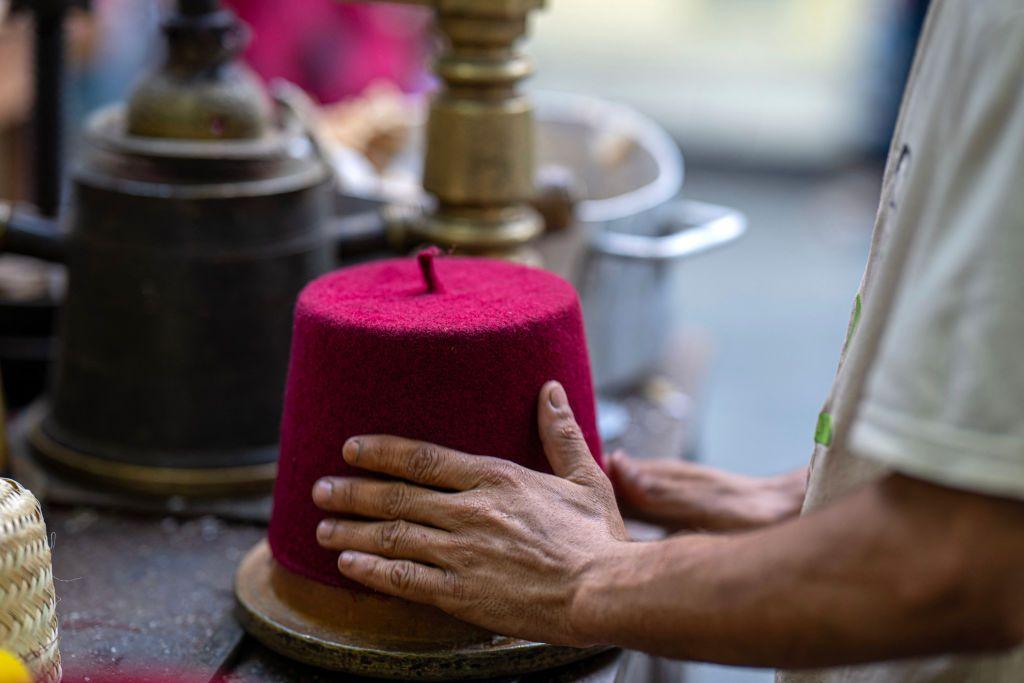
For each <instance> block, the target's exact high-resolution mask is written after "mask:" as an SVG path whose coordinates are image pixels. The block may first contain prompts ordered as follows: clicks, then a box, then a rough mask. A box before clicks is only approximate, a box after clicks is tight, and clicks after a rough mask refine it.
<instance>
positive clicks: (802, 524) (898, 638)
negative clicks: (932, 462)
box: [313, 383, 1024, 667]
mask: <svg viewBox="0 0 1024 683" xmlns="http://www.w3.org/2000/svg"><path fill="white" fill-rule="evenodd" d="M538 417H539V421H540V431H541V436H542V439H543V441H544V444H545V450H546V452H547V454H548V457H549V459H550V461H551V464H552V469H553V471H554V472H555V476H551V475H545V474H540V473H537V472H533V471H530V470H526V469H523V468H521V467H518V466H516V465H513V464H511V463H508V462H505V461H501V460H496V459H493V458H486V457H480V456H471V455H466V454H462V453H456V452H453V451H450V450H447V449H444V448H441V447H438V446H433V445H430V444H422V443H417V442H411V441H407V440H404V439H396V438H393V437H381V436H368V437H357V438H356V439H353V440H351V441H350V442H349V443H347V444H346V447H345V452H344V457H345V459H346V461H348V462H349V463H350V464H352V465H355V466H357V467H360V468H364V469H367V470H372V471H375V472H381V473H384V474H389V475H392V476H395V477H399V478H402V479H405V480H407V481H411V482H413V484H408V483H402V482H390V481H380V480H371V479H334V478H328V479H325V480H322V481H321V482H318V484H317V485H316V487H315V488H314V491H313V498H314V500H315V501H316V503H317V504H318V505H319V506H320V507H321V508H323V509H325V510H328V511H330V512H333V513H338V514H340V515H342V516H347V517H351V516H353V515H354V516H358V517H360V518H369V519H373V520H382V519H383V520H389V521H369V522H367V521H362V520H353V519H338V518H329V519H327V520H325V521H324V523H323V524H321V527H320V528H319V529H318V539H319V541H320V543H321V545H323V546H324V547H327V548H331V549H334V550H338V551H342V552H341V554H340V556H339V569H340V571H341V572H342V573H343V574H344V575H345V576H347V577H348V578H350V579H353V580H356V581H359V582H361V583H363V584H365V585H367V586H369V587H371V588H374V589H376V590H379V591H382V592H385V593H389V594H392V595H397V596H399V597H404V598H406V599H409V600H413V601H417V602H424V603H429V604H433V605H436V606H438V607H440V608H441V609H443V610H445V611H447V612H449V613H450V614H453V615H454V616H456V617H459V618H461V619H464V620H466V621H469V622H472V623H475V624H478V625H480V626H483V627H485V628H489V629H491V630H493V631H496V632H499V633H503V634H506V635H511V636H519V637H522V638H528V639H532V640H540V641H544V642H551V643H556V644H570V645H590V644H595V643H606V644H615V645H622V646H627V647H631V648H635V649H640V650H644V651H647V652H652V653H656V654H660V655H665V656H669V657H675V658H685V659H693V660H706V661H714V662H721V663H728V664H737V665H754V666H782V667H812V666H827V665H839V664H846V663H854V662H862V661H868V660H875V659H885V658H897V657H908V656H914V655H924V654H932V653H940V652H975V651H982V650H988V649H996V648H1004V647H1009V646H1012V645H1014V644H1016V643H1017V642H1020V641H1021V640H1022V639H1024V583H1022V582H1021V581H1020V576H1021V572H1022V570H1024V504H1022V503H1016V502H1010V501H1005V500H999V499H995V498H990V497H985V496H978V495H972V494H968V493H963V492H957V491H953V490H949V489H943V488H940V487H936V486H932V485H928V484H924V483H920V482H916V481H913V480H910V479H906V478H901V477H891V478H889V479H886V480H884V481H881V482H878V483H875V484H872V485H869V486H867V487H865V488H864V489H862V490H860V491H859V492H857V493H854V494H853V495H851V496H849V497H847V498H845V499H843V500H841V501H838V502H836V503H835V504H833V505H832V506H830V507H828V508H826V509H823V510H821V511H819V512H817V513H814V514H812V515H809V516H807V517H804V518H801V519H797V520H793V521H790V522H787V523H785V524H781V525H778V526H774V527H769V528H767V529H764V530H761V531H754V532H747V533H742V534H735V535H721V536H714V535H700V534H695V535H690V536H683V537H677V538H674V539H670V540H666V541H659V542H655V543H632V542H629V541H628V540H626V537H625V532H624V528H623V525H622V520H621V517H620V516H619V514H618V512H617V510H616V508H615V501H614V496H613V493H612V490H611V486H610V484H609V482H608V479H607V478H606V477H605V476H604V474H603V473H602V472H601V470H600V469H599V468H598V467H597V465H596V464H595V463H594V460H593V458H592V457H591V455H590V453H589V452H588V450H587V447H586V443H585V442H584V440H583V438H582V435H581V433H580V430H579V427H578V425H576V423H575V421H574V419H573V416H572V411H571V409H570V408H569V406H568V405H567V401H566V399H565V393H564V391H563V390H562V389H561V387H559V386H558V385H557V384H556V383H551V384H549V385H547V386H546V387H545V388H544V390H543V391H542V394H541V400H540V402H539V407H538Z"/></svg>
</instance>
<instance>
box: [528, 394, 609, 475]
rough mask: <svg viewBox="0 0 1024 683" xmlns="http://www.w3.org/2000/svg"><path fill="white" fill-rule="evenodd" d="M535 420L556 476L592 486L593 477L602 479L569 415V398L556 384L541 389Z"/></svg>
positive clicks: (573, 418)
mask: <svg viewBox="0 0 1024 683" xmlns="http://www.w3.org/2000/svg"><path fill="white" fill-rule="evenodd" d="M537 421H538V423H539V425H540V440H541V442H542V443H543V444H544V453H545V454H546V455H547V456H548V462H550V463H551V470H552V471H553V472H554V473H555V474H557V475H558V476H559V477H562V478H563V479H569V480H571V481H575V482H576V483H578V484H589V483H593V481H594V480H595V476H596V475H600V476H601V477H602V478H603V476H604V474H603V473H602V472H601V468H600V467H598V465H597V463H596V462H594V456H593V455H591V453H590V447H588V446H587V442H586V441H585V440H584V439H583V430H581V429H580V426H579V425H578V424H577V423H576V418H575V416H574V415H573V414H572V407H571V406H570V405H569V397H568V396H567V395H566V393H565V389H564V388H563V387H562V385H561V384H559V383H558V382H548V383H547V384H545V385H544V388H542V389H541V390H540V400H539V401H538V402H537Z"/></svg>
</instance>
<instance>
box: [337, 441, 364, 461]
mask: <svg viewBox="0 0 1024 683" xmlns="http://www.w3.org/2000/svg"><path fill="white" fill-rule="evenodd" d="M362 447H363V445H362V444H361V443H359V439H349V440H348V441H346V442H345V448H344V449H343V450H342V455H343V456H344V458H345V462H347V463H348V464H350V465H354V464H356V462H358V461H359V450H360V449H361V448H362Z"/></svg>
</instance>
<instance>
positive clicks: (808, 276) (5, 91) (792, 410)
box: [0, 0, 927, 683]
mask: <svg viewBox="0 0 1024 683" xmlns="http://www.w3.org/2000/svg"><path fill="white" fill-rule="evenodd" d="M2 4H3V2H2V0H0V5H2ZM14 4H15V5H17V4H18V3H14ZM87 4H88V5H89V7H88V9H76V10H73V12H72V14H71V15H70V19H69V22H68V32H67V57H68V60H69V70H68V74H67V82H66V87H65V89H64V93H63V97H64V98H65V106H64V116H65V124H64V126H65V136H64V140H65V142H66V144H65V150H64V155H65V157H66V158H72V157H74V155H75V153H76V149H77V147H78V144H79V136H78V132H79V131H80V130H81V128H82V125H83V122H84V121H85V119H86V117H87V116H88V114H89V113H91V112H93V111H95V110H96V109H97V108H99V107H101V106H103V105H106V104H108V103H111V102H115V101H117V100H120V99H123V98H124V97H125V96H126V94H127V93H128V92H129V90H130V89H131V87H132V86H133V84H134V83H135V82H136V80H137V79H138V78H139V76H140V74H142V73H143V72H144V69H146V68H147V67H148V66H150V65H152V64H153V63H155V62H156V61H157V60H158V59H159V56H160V55H159V50H160V45H161V42H160V40H159V39H158V35H159V21H160V17H161V16H162V15H163V13H164V12H165V11H166V9H167V6H168V4H169V3H162V2H159V1H158V0H92V1H91V2H89V3H87ZM226 4H228V5H230V6H232V7H233V8H234V9H235V10H236V12H237V13H238V14H239V16H240V17H241V18H242V19H243V20H245V21H246V22H247V23H248V24H249V26H250V27H251V29H252V32H253V40H252V43H251V45H250V46H249V48H248V50H247V52H246V57H247V60H248V61H249V64H250V65H251V66H252V67H253V69H254V70H255V71H256V72H257V73H258V74H259V75H260V76H261V77H263V79H264V80H266V81H268V82H269V81H272V80H274V79H279V78H283V79H286V80H288V81H291V82H293V83H296V84H297V85H299V86H300V87H301V88H302V89H304V90H305V91H306V92H307V93H308V94H309V95H310V96H311V97H312V98H313V100H314V101H315V102H317V103H319V104H321V105H324V106H325V107H327V108H328V109H329V111H330V112H333V115H334V116H336V117H337V118H338V119H339V121H340V120H341V119H343V118H344V115H345V113H346V112H348V113H351V112H353V111H357V110H359V108H360V107H362V108H363V109H368V110H369V111H370V114H369V115H368V116H370V117H371V118H372V117H379V118H387V117H388V116H401V112H399V113H395V111H394V110H395V108H400V107H401V106H402V104H401V103H402V102H403V100H402V97H404V95H402V93H405V94H409V95H412V96H417V95H421V94H423V93H427V92H429V91H430V90H431V89H432V88H433V87H434V80H433V76H432V75H431V73H430V71H429V68H428V65H429V61H430V57H431V54H432V50H433V46H434V42H433V39H432V38H431V36H430V14H429V12H427V11H426V10H425V9H423V8H410V7H399V6H362V5H352V4H347V3H342V4H339V3H336V2H332V1H331V0H230V1H229V2H227V3H226ZM926 6H927V1H926V0H827V1H824V2H823V1H822V0H757V1H753V0H641V1H640V2H632V3H630V2H611V1H609V0H551V1H550V2H548V3H547V6H546V8H545V9H543V10H542V11H540V12H537V13H535V14H534V16H533V17H532V19H531V28H530V33H529V38H528V40H527V41H526V42H525V49H526V51H527V52H528V54H529V55H531V56H532V58H533V60H534V62H535V65H536V69H537V71H536V73H535V75H534V76H533V77H532V78H531V79H530V80H529V81H528V83H527V84H526V88H527V90H529V91H531V92H538V93H541V95H540V97H543V96H544V95H543V93H548V92H570V93H578V94H583V95H588V96H592V97H594V98H600V99H602V100H608V101H611V102H614V103H618V104H622V105H626V106H628V107H630V108H632V109H635V110H636V111H638V112H640V113H641V114H643V115H644V116H646V117H649V118H650V119H653V120H654V121H655V122H657V124H660V126H662V127H663V128H664V129H665V130H666V131H668V133H669V134H670V135H671V137H672V138H673V140H674V141H675V142H676V143H677V144H678V147H679V149H680V150H681V151H682V154H683V157H684V159H685V162H686V164H685V183H684V185H683V189H682V194H683V196H685V197H689V198H693V199H698V200H701V201H706V202H711V203H714V204H718V205H723V206H728V207H734V208H736V209H739V210H740V211H742V212H743V213H744V214H745V215H746V217H747V220H748V228H747V233H746V235H745V236H744V237H743V238H742V239H740V240H738V241H737V242H736V244H734V245H731V246H730V247H729V248H726V249H721V250H718V251H715V252H714V253H710V254H707V255H702V256H701V257H700V258H695V259H693V260H692V261H689V260H688V261H685V262H683V263H680V264H679V265H678V266H674V267H673V272H672V277H671V280H670V282H671V292H669V293H668V300H669V301H670V302H672V310H671V321H670V322H669V321H665V322H666V324H671V326H672V330H673V332H672V334H671V335H670V338H671V340H672V344H679V345H681V346H683V347H685V348H687V349H690V350H691V352H692V353H693V354H694V355H695V356H696V358H697V360H696V361H693V362H694V363H695V364H696V365H697V366H698V367H696V369H694V373H696V374H697V375H699V379H698V380H695V381H694V382H693V385H692V386H693V387H694V395H693V396H690V397H689V399H688V403H687V404H686V405H685V406H684V407H683V409H685V410H688V411H692V413H693V419H692V429H693V432H694V433H693V435H692V437H691V438H692V444H691V445H690V446H689V447H688V448H687V449H686V452H687V454H688V455H690V456H692V457H695V458H696V459H698V460H700V461H702V462H706V463H710V464H713V465H716V466H719V467H724V468H728V469H732V470H735V471H738V472H743V473H749V474H770V473H777V472H782V471H785V470H788V469H790V468H793V467H797V466H800V465H802V464H804V463H806V461H807V458H808V455H809V452H810V448H811V445H812V436H813V431H814V420H815V418H816V416H817V413H818V409H819V407H820V403H821V401H822V400H823V399H824V397H825V394H826V392H827V390H828V387H829V384H830V382H831V380H832V376H833V373H834V371H835V363H836V359H837V357H838V353H839V349H840V346H841V344H842V342H843V334H844V331H845V327H846V322H847V319H848V317H849V312H850V306H851V304H852V298H853V295H854V293H855V290H856V287H857V284H858V281H859V279H860V277H861V271H862V268H863V265H864V262H865V258H866V254H867V249H868V244H869V239H870V232H871V228H872V223H873V218H874V212H875V208H876V204H877V200H878V194H879V186H880V182H881V167H882V163H883V160H884V155H885V152H886V145H887V142H888V139H889V136H890V134H891V130H892V126H893V123H894V120H895V116H896V111H897V107H898V104H899V97H900V93H901V92H902V88H903V84H904V82H905V78H906V74H907V71H908V69H909V64H910V60H911V57H912V50H913V46H914V43H915V40H916V37H917V34H918V31H919V29H920V25H921V21H922V18H923V16H924V12H925V9H926ZM31 22H32V18H31V13H30V12H17V13H13V14H11V15H10V16H9V17H8V18H6V19H5V20H4V21H3V22H2V23H0V197H3V198H5V199H13V200H26V201H27V200H31V199H32V194H33V191H32V180H31V177H32V176H31V156H32V152H31V147H32V144H31V140H32V136H31V135H30V127H31V125H32V124H31V112H32V105H33V92H32V66H31V64H32V41H33V37H32V27H31ZM367 91H370V92H371V93H372V92H376V93H377V96H376V97H375V99H374V100H373V101H372V102H371V103H369V104H367V103H366V101H365V100H364V101H362V103H360V102H361V101H360V99H359V98H360V97H365V93H366V92H367ZM346 107H348V108H346ZM345 125H346V124H345V123H344V122H342V123H338V125H337V126H336V128H337V131H336V132H337V134H338V136H339V137H340V138H342V139H344V136H345V135H353V136H356V137H358V136H359V135H360V134H361V133H360V131H359V130H357V131H355V132H352V130H348V131H347V132H346V129H345ZM0 262H2V263H0V297H2V298H4V299H8V300H14V301H18V300H21V301H29V300H32V299H33V298H37V297H39V296H40V292H45V293H47V295H53V296H59V292H60V289H61V287H62V284H61V283H62V275H61V273H60V270H59V268H56V267H47V268H46V269H42V270H40V269H37V268H35V267H34V266H33V265H32V263H31V261H28V260H26V259H25V258H24V257H17V256H9V255H7V256H2V257H0ZM3 320H7V318H3ZM47 321H48V322H47ZM47 321H43V322H41V323H37V324H38V325H41V327H37V328H35V331H34V332H33V335H34V336H35V337H39V336H40V335H41V334H45V333H46V332H47V329H48V328H47V325H48V324H52V320H50V319H47ZM49 329H50V333H52V328H49ZM40 330H42V332H40ZM17 334H18V331H17V330H15V329H10V328H8V329H0V363H2V367H3V378H4V384H5V389H6V391H7V394H8V400H9V401H10V402H11V403H12V405H13V407H14V408H18V407H20V406H24V405H26V404H27V403H28V402H29V401H30V400H31V399H33V398H34V397H35V396H36V395H37V394H38V393H39V391H41V390H42V386H43V382H44V380H43V379H42V377H43V374H42V373H44V372H45V367H46V363H47V362H48V360H49V358H50V355H51V354H52V346H47V345H45V344H44V345H43V346H42V347H33V348H27V347H26V346H25V345H24V344H19V343H18V340H17V339H16V336H17ZM766 360H770V362H766ZM751 434H757V435H758V439H757V440H756V441H751V440H749V436H748V435H751ZM638 455H642V454H638ZM771 675H772V674H771V673H770V672H767V671H749V670H747V671H741V670H734V669H728V668H724V667H712V666H693V667H691V668H690V671H689V672H688V678H687V681H689V682H690V683H712V682H714V683H719V682H721V683H732V682H737V683H738V682H747V681H749V682H754V681H763V682H765V683H767V681H769V680H771Z"/></svg>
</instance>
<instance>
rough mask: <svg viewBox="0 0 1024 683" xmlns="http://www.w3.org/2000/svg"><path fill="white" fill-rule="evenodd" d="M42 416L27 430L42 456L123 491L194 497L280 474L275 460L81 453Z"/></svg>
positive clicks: (249, 487)
mask: <svg viewBox="0 0 1024 683" xmlns="http://www.w3.org/2000/svg"><path fill="white" fill-rule="evenodd" d="M40 418H41V416H40V417H39V418H37V419H36V420H35V421H34V424H32V425H31V426H30V428H29V433H28V443H29V445H30V446H31V448H32V451H33V453H34V454H35V455H36V456H37V457H38V459H39V460H41V461H42V462H43V463H44V464H47V463H48V464H52V465H54V466H57V467H60V468H63V469H66V470H71V471H74V472H76V473H79V474H82V475H85V476H87V477H89V478H91V479H94V480H99V481H102V482H104V483H107V484H110V485H111V486H114V487H115V488H118V489H121V490H124V491H131V492H141V493H152V494H157V495H164V496H175V495H180V496H195V497H201V496H212V495H220V494H224V493H239V492H243V491H245V492H248V491H251V492H254V493H255V492H266V491H269V490H270V488H271V487H272V486H273V483H274V479H275V477H276V476H277V463H276V462H270V463H265V464H260V465H246V466H242V467H216V468H202V469H201V468H181V469H179V468H174V467H148V466H145V465H136V464H133V463H125V462H115V461H113V460H107V459H104V458H100V457H97V456H95V455H90V454H88V453H82V452H80V451H77V450H74V449H72V448H69V447H68V446H65V445H64V444H62V443H60V442H59V441H56V440H55V439H53V438H52V437H50V435H48V434H47V433H46V431H45V430H44V429H43V426H42V419H40Z"/></svg>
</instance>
